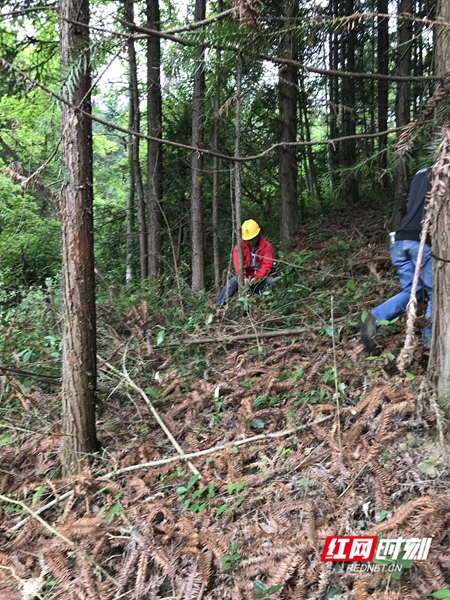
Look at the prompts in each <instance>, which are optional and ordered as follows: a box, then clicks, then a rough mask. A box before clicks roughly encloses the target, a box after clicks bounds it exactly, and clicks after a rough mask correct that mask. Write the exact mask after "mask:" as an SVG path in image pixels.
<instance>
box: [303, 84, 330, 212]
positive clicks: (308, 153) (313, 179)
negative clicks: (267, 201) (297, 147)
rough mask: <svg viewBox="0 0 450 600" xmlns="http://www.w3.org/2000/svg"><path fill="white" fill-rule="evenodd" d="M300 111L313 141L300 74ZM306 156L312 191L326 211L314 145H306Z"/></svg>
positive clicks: (306, 169) (308, 136) (307, 132)
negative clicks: (315, 160)
mask: <svg viewBox="0 0 450 600" xmlns="http://www.w3.org/2000/svg"><path fill="white" fill-rule="evenodd" d="M298 96H299V112H300V120H301V121H302V122H303V123H304V125H305V139H306V141H307V142H310V141H311V128H310V126H309V115H308V106H307V103H306V94H305V92H304V82H303V77H302V75H300V90H299V94H298ZM306 156H307V158H308V161H307V162H306V158H305V171H308V172H309V179H310V182H311V189H312V193H313V194H315V196H316V198H317V201H318V202H319V206H320V210H321V211H322V213H325V207H324V204H323V198H322V193H321V191H320V186H319V182H318V181H317V172H316V166H315V164H314V157H313V151H312V146H309V145H308V146H306Z"/></svg>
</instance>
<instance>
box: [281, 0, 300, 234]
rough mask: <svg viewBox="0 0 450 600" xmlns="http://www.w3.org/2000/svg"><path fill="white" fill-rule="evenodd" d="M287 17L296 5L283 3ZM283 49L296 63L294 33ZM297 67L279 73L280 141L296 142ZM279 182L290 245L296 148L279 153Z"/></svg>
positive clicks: (293, 226) (283, 227) (283, 42)
mask: <svg viewBox="0 0 450 600" xmlns="http://www.w3.org/2000/svg"><path fill="white" fill-rule="evenodd" d="M283 13H284V16H285V17H286V20H287V22H289V21H290V19H292V17H294V16H296V4H295V2H292V1H291V0H284V10H283ZM280 50H281V53H282V55H283V56H285V57H286V58H290V59H292V60H297V44H296V41H295V35H294V34H293V33H292V32H291V31H285V32H283V33H282V37H281V41H280ZM297 89H298V79H297V68H296V67H294V66H291V65H283V66H282V67H280V69H279V71H278V106H279V114H280V142H281V143H282V144H283V143H284V142H287V143H289V142H296V141H297ZM278 160H279V180H280V202H279V207H280V210H279V214H280V241H281V243H282V244H284V245H286V244H288V243H289V242H290V241H291V240H292V238H293V237H294V233H295V230H296V228H297V224H298V201H297V177H298V174H297V149H296V148H295V147H294V146H281V147H280V152H279V159H278Z"/></svg>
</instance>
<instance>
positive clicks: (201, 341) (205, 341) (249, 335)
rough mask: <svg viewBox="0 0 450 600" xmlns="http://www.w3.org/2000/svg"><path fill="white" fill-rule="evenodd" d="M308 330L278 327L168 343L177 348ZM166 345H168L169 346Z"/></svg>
mask: <svg viewBox="0 0 450 600" xmlns="http://www.w3.org/2000/svg"><path fill="white" fill-rule="evenodd" d="M305 331H308V330H307V329H306V328H303V329H278V330H277V331H263V332H261V333H242V334H240V335H233V336H231V335H224V336H221V337H209V338H196V339H191V340H183V341H182V342H172V343H170V344H167V346H168V347H169V348H175V347H178V346H189V345H191V344H214V343H216V342H220V343H228V344H231V343H233V342H238V341H241V340H254V339H258V338H272V337H283V336H287V335H299V334H301V333H305ZM167 346H166V347H167Z"/></svg>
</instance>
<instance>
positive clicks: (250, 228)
mask: <svg viewBox="0 0 450 600" xmlns="http://www.w3.org/2000/svg"><path fill="white" fill-rule="evenodd" d="M260 231H261V227H260V226H259V225H258V223H257V222H256V221H254V220H253V219H249V220H248V221H244V222H243V223H242V239H243V240H245V241H246V242H247V241H248V240H252V239H253V238H254V237H256V236H257V235H258V233H259V232H260Z"/></svg>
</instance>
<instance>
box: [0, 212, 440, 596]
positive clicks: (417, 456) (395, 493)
mask: <svg viewBox="0 0 450 600" xmlns="http://www.w3.org/2000/svg"><path fill="white" fill-rule="evenodd" d="M361 227H362V226H360V228H361ZM377 236H378V234H377V233H376V228H375V226H373V229H367V230H366V231H360V230H357V231H356V230H355V231H353V232H351V235H348V232H347V231H345V230H339V229H337V228H336V227H334V228H333V229H329V230H327V229H326V227H323V223H322V224H318V225H317V230H316V231H311V230H309V231H306V230H305V231H304V232H303V233H302V235H301V236H300V237H299V239H298V243H297V246H296V248H294V249H293V251H292V252H290V253H286V254H282V253H279V256H278V264H277V271H276V277H277V283H276V285H275V286H274V287H273V288H272V289H271V290H269V291H268V292H267V293H264V294H262V295H261V296H257V297H250V296H249V297H247V296H246V295H243V296H242V297H240V298H239V297H236V298H233V299H232V301H231V302H230V305H229V308H228V309H227V311H225V312H221V313H220V314H217V313H216V311H215V310H214V307H213V302H214V299H215V296H214V293H205V294H199V295H193V294H191V292H190V291H189V289H188V287H187V285H186V284H184V283H180V282H179V284H178V285H177V284H175V283H174V282H173V281H170V280H169V279H167V280H165V281H162V282H161V283H160V284H159V285H158V286H157V285H156V284H154V285H153V286H150V285H149V287H147V288H146V289H142V287H141V286H139V287H136V289H134V290H133V288H130V287H128V288H127V289H124V290H115V295H114V296H113V295H112V294H109V295H108V296H105V298H103V299H101V301H100V302H99V305H98V332H99V339H98V351H99V356H100V358H99V382H100V383H101V386H102V387H101V389H102V392H101V394H100V397H99V400H100V401H101V402H100V404H99V407H98V411H97V431H98V437H99V440H100V442H101V451H100V452H99V453H97V454H96V455H95V456H94V457H91V461H90V462H89V461H87V460H86V461H84V462H83V464H84V471H83V473H82V475H80V476H78V477H76V478H72V479H62V478H61V473H60V451H61V433H62V431H61V419H60V398H59V395H58V378H57V377H56V375H58V376H59V374H60V370H61V354H60V350H61V347H60V321H59V313H60V306H59V302H60V300H59V294H58V292H57V288H56V284H55V282H50V281H49V282H48V283H47V284H46V286H43V287H41V288H32V289H29V290H24V291H23V293H21V294H20V297H16V296H14V297H9V296H8V295H5V293H4V291H2V290H1V289H0V293H3V296H1V302H2V305H1V312H0V316H1V330H0V335H1V338H2V348H3V351H2V357H1V362H2V365H3V367H7V368H8V369H10V370H6V371H3V377H2V380H1V389H0V393H1V405H0V416H1V418H0V464H1V466H0V469H1V471H0V475H1V479H0V499H1V505H0V507H1V513H0V514H1V523H0V527H1V532H2V541H1V542H0V597H1V598H2V600H9V599H14V600H16V599H17V600H18V599H19V598H30V599H32V598H45V599H49V600H50V599H51V598H67V599H72V598H73V599H74V600H75V599H77V600H78V599H92V600H94V599H95V600H98V599H105V600H113V599H115V598H117V599H118V598H122V597H124V598H136V599H146V598H148V599H151V600H157V599H159V598H161V599H163V598H166V599H168V598H178V599H180V600H181V599H183V600H190V599H195V600H198V599H201V598H203V599H204V600H239V599H243V600H244V599H245V600H247V599H248V598H255V599H256V598H266V599H269V598H273V599H280V600H287V599H303V598H305V599H306V598H307V599H317V600H326V599H328V598H332V597H333V598H335V599H339V598H349V599H355V600H360V599H363V598H368V597H373V598H386V599H389V598H391V599H392V598H399V599H400V598H410V599H420V598H427V597H433V596H430V594H432V593H434V594H435V595H434V597H444V598H445V597H446V596H445V593H446V590H445V588H446V585H447V583H446V582H447V581H448V580H449V578H450V552H449V537H448V529H449V521H450V510H449V508H450V495H449V493H448V479H449V472H448V467H447V464H446V461H445V457H443V456H442V452H441V449H440V448H439V447H438V446H437V444H436V443H435V442H434V440H433V437H432V435H431V433H432V431H433V422H434V413H433V411H432V410H431V409H430V407H429V404H428V395H427V387H426V382H425V378H424V375H425V367H426V355H425V353H424V350H423V349H422V348H421V347H420V346H418V347H417V349H416V351H415V355H414V361H413V363H412V365H411V366H410V372H408V373H398V371H397V369H396V366H395V357H396V355H397V354H398V352H399V350H400V348H401V344H402V340H403V333H402V326H403V323H402V321H401V320H400V321H399V322H397V323H395V324H393V325H391V326H389V327H387V328H386V329H385V331H384V333H385V337H381V338H380V346H379V348H378V350H377V352H376V354H374V356H371V357H368V356H367V355H366V354H365V352H364V350H363V348H362V346H361V344H360V343H359V339H358V335H357V319H358V315H359V314H360V313H361V312H362V311H363V310H367V309H368V308H370V306H372V305H374V304H376V303H378V301H379V298H384V297H387V296H388V295H389V294H390V293H391V291H392V289H393V286H395V280H394V279H393V278H392V277H391V275H392V272H391V271H390V270H389V257H388V252H387V247H385V245H384V243H382V240H381V239H379V237H377ZM280 330H288V331H284V335H283V336H280V337H270V336H271V335H272V334H274V333H275V334H276V333H279V332H280ZM237 336H240V337H239V339H238V340H236V338H237ZM245 336H247V337H245ZM266 336H267V337H266ZM108 364H111V365H113V366H114V367H115V369H117V370H116V371H111V369H110V368H109V367H108V366H107V365H108ZM124 364H125V366H126V370H127V372H128V375H129V376H130V377H131V378H132V380H133V381H134V382H135V384H136V385H138V386H139V387H140V388H141V390H142V391H143V392H144V393H145V394H146V396H147V399H148V401H149V402H152V403H153V406H154V407H155V408H156V410H157V411H158V413H159V414H160V415H161V417H162V418H163V420H164V422H165V424H166V426H167V427H168V428H169V430H170V431H171V433H172V434H173V435H174V436H175V438H176V439H177V441H178V443H179V444H180V445H181V447H182V449H183V452H184V453H186V454H194V455H195V456H192V457H191V458H190V461H191V464H189V463H188V462H187V461H186V460H180V459H179V457H177V455H176V452H175V451H174V449H173V448H172V446H171V444H170V442H169V441H168V439H167V438H166V436H165V434H164V433H163V431H162V430H161V429H160V428H159V427H158V425H157V423H156V422H155V420H154V419H153V417H152V416H151V414H150V413H149V409H148V406H147V405H146V403H144V402H143V400H142V396H141V395H139V394H136V392H135V391H134V389H132V388H131V387H128V386H127V385H126V383H124V381H123V378H120V377H118V376H117V371H119V372H120V371H122V369H123V365H124ZM33 373H34V374H36V375H38V376H40V377H41V379H39V378H36V377H33ZM46 376H47V377H46ZM52 376H53V378H52ZM147 463H150V464H147ZM194 471H195V472H197V471H198V473H199V475H198V474H196V473H194ZM25 507H28V508H29V509H31V510H32V511H35V512H39V511H41V510H42V513H41V516H42V517H43V518H44V519H45V522H44V523H42V522H38V521H37V520H36V519H30V518H29V513H28V512H27V510H26V508H25ZM44 507H45V510H44ZM50 528H51V529H50ZM327 535H380V536H384V537H388V538H397V537H400V536H402V537H404V538H411V537H432V538H433V541H432V545H431V550H430V554H429V559H428V560H427V561H416V562H414V563H413V564H409V563H410V562H411V561H409V562H408V561H404V562H401V559H399V562H398V566H399V569H397V571H396V572H395V576H394V574H391V573H390V572H389V571H387V572H386V571H385V572H383V571H379V572H377V573H370V574H368V573H365V574H364V573H361V572H357V571H348V570H346V569H345V568H344V569H342V568H341V569H339V568H338V567H336V568H334V567H333V565H332V564H331V563H323V562H321V560H320V559H321V552H322V549H323V546H324V541H325V538H326V536H327ZM330 565H331V566H330Z"/></svg>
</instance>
